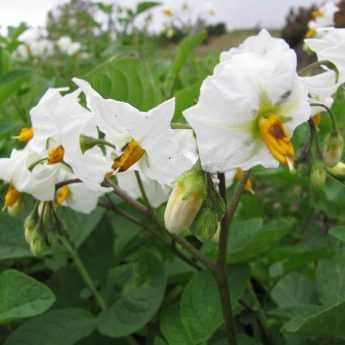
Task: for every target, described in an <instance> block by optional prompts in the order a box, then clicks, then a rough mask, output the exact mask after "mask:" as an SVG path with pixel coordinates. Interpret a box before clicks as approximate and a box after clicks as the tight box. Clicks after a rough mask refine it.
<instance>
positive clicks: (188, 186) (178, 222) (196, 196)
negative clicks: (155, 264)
mask: <svg viewBox="0 0 345 345" xmlns="http://www.w3.org/2000/svg"><path fill="white" fill-rule="evenodd" d="M206 194H207V187H206V181H205V175H204V173H203V172H202V171H201V169H200V167H199V166H198V165H196V166H194V167H193V168H192V169H191V170H189V171H187V172H185V173H184V174H183V175H181V176H180V177H179V179H178V180H177V182H176V184H175V187H174V189H173V191H172V193H171V195H170V197H169V200H168V204H167V207H166V210H165V213H164V221H165V226H166V228H167V229H168V231H170V232H172V233H181V231H182V230H184V229H187V228H189V227H190V226H191V225H192V223H193V221H194V219H195V217H196V216H197V214H198V212H199V210H200V208H201V206H202V204H203V202H204V200H205V197H206Z"/></svg>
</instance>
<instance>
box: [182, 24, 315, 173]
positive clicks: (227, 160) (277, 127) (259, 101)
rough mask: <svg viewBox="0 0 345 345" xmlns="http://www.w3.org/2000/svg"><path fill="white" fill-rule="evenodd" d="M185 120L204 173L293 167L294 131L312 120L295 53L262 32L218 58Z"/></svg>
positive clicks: (282, 42) (188, 110)
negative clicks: (260, 167) (191, 132)
mask: <svg viewBox="0 0 345 345" xmlns="http://www.w3.org/2000/svg"><path fill="white" fill-rule="evenodd" d="M184 115H185V118H186V119H187V121H188V122H189V123H190V125H191V126H192V128H193V129H194V131H195V133H196V137H197V143H198V148H199V154H200V159H201V163H202V165H203V168H204V169H205V170H206V171H209V172H227V171H230V170H233V169H236V168H241V169H243V170H248V169H250V168H252V167H254V166H256V165H262V166H264V167H267V168H273V167H277V166H278V164H279V163H282V164H284V165H289V166H291V165H292V162H293V160H294V155H295V151H294V147H293V145H292V142H291V137H292V134H293V131H294V129H295V128H296V127H297V126H298V125H300V124H301V123H303V122H305V121H307V120H308V119H309V117H310V115H311V109H310V106H309V104H308V93H307V90H306V88H305V86H304V84H303V82H302V81H301V79H300V77H299V76H298V75H297V73H296V54H295V52H294V51H293V50H291V49H290V48H289V46H288V45H287V44H286V43H285V42H284V41H283V40H281V39H278V38H272V37H271V36H270V34H269V33H268V32H267V31H265V30H262V31H261V32H260V33H259V34H258V35H257V36H254V37H250V38H248V39H247V40H246V41H245V42H244V43H243V44H242V45H241V46H240V47H239V48H234V49H230V51H228V52H226V53H223V54H222V56H221V62H220V63H219V64H218V65H217V66H216V68H215V70H214V73H213V75H212V76H210V77H208V78H207V79H206V80H205V81H204V82H203V84H202V87H201V92H200V98H199V101H198V103H197V104H196V105H195V106H193V107H191V108H189V109H187V110H186V111H185V112H184Z"/></svg>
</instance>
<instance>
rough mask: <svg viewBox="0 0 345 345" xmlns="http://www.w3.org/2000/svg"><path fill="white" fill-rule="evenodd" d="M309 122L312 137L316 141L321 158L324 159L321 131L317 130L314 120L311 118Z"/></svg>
mask: <svg viewBox="0 0 345 345" xmlns="http://www.w3.org/2000/svg"><path fill="white" fill-rule="evenodd" d="M308 123H309V127H310V131H311V133H312V137H313V139H314V141H315V145H316V152H317V155H318V157H319V159H321V160H322V159H323V155H322V149H321V144H320V138H319V133H318V132H317V129H316V126H315V124H314V122H313V120H309V121H308Z"/></svg>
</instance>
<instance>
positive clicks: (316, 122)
mask: <svg viewBox="0 0 345 345" xmlns="http://www.w3.org/2000/svg"><path fill="white" fill-rule="evenodd" d="M312 121H313V122H314V125H315V126H319V125H320V122H321V113H317V114H315V115H314V116H313V117H312Z"/></svg>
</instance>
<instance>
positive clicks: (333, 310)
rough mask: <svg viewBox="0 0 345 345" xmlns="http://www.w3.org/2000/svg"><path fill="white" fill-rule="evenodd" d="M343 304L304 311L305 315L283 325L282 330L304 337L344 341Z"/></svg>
mask: <svg viewBox="0 0 345 345" xmlns="http://www.w3.org/2000/svg"><path fill="white" fill-rule="evenodd" d="M344 324H345V302H343V303H340V304H337V305H334V306H331V307H326V308H325V307H324V308H321V307H319V308H318V310H317V309H316V310H313V309H310V310H308V309H306V311H305V313H299V316H297V317H296V318H294V319H292V320H291V321H289V322H288V323H287V324H285V326H284V328H283V330H284V331H285V332H288V333H295V334H297V335H302V336H305V337H311V338H318V337H321V338H322V337H329V338H333V337H335V338H340V339H345V327H344Z"/></svg>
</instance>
